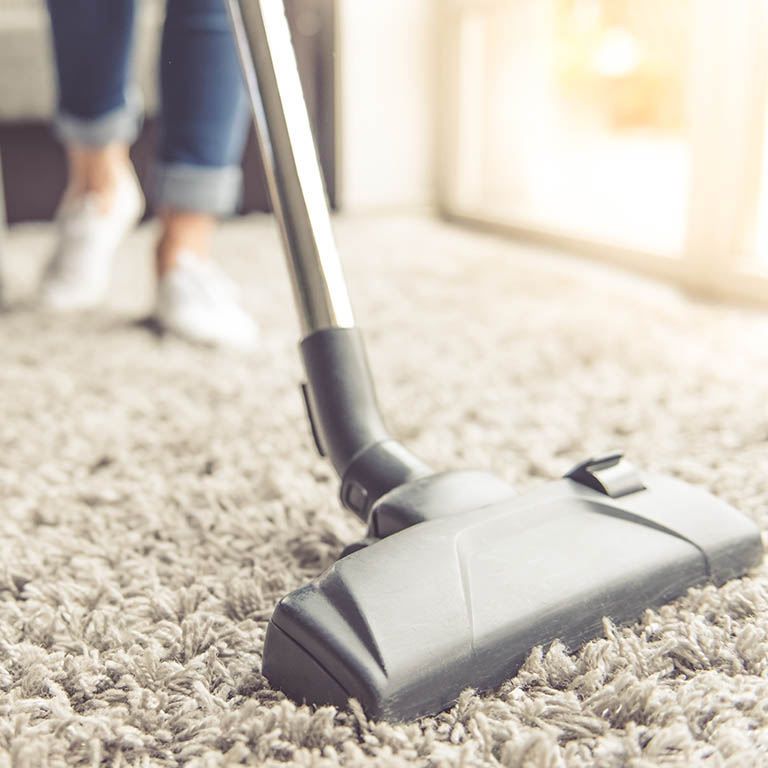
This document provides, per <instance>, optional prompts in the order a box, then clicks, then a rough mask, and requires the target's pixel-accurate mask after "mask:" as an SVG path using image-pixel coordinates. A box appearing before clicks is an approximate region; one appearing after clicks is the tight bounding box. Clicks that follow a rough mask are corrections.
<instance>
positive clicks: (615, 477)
mask: <svg viewBox="0 0 768 768" xmlns="http://www.w3.org/2000/svg"><path fill="white" fill-rule="evenodd" d="M228 5H229V9H230V14H231V17H232V23H233V28H234V30H235V37H236V41H237V47H238V51H239V55H240V59H241V63H242V68H243V72H244V76H245V81H246V85H247V89H248V94H249V98H250V101H251V106H252V108H253V116H254V121H255V124H256V130H257V135H258V138H259V142H260V148H261V152H262V157H263V160H264V165H265V169H266V175H267V180H268V186H269V192H270V197H271V200H272V203H273V207H274V211H275V215H276V219H277V221H278V223H279V227H280V231H281V233H282V238H283V243H284V246H285V253H286V256H287V260H288V265H289V272H290V275H291V281H292V285H293V289H294V294H295V299H296V305H297V308H298V312H299V317H300V323H301V329H302V335H303V338H302V340H301V344H300V349H301V356H302V359H303V363H304V370H305V373H306V383H305V384H304V385H303V386H302V392H303V396H304V401H305V403H306V408H307V413H308V416H309V422H310V424H311V427H312V433H313V435H314V440H315V443H316V446H317V449H318V451H319V452H320V454H321V455H323V456H326V457H328V459H329V460H330V461H331V463H332V464H333V467H334V469H335V470H336V472H337V473H338V475H339V477H340V480H341V490H340V496H341V502H342V504H343V505H344V507H346V508H347V509H349V510H351V511H352V512H353V513H354V514H356V515H358V516H359V517H360V518H361V519H362V520H363V521H364V522H366V523H367V526H368V528H367V536H366V538H365V539H364V540H362V541H360V542H357V543H355V544H352V545H351V546H349V547H347V549H346V550H345V551H344V552H343V553H342V556H341V557H340V559H339V560H338V561H337V562H336V563H335V564H334V565H332V566H331V567H330V568H329V569H328V570H326V571H325V573H323V574H321V575H319V576H318V577H317V578H316V579H315V580H313V581H312V582H311V583H310V584H307V585H306V586H303V587H301V588H299V589H297V590H295V591H294V592H292V593H291V594H289V595H287V596H285V597H283V598H282V599H281V600H280V602H279V604H278V605H277V607H276V608H275V610H274V613H273V614H272V617H271V619H270V621H269V625H268V628H267V632H266V639H265V645H264V655H263V665H262V671H263V674H264V675H265V677H266V678H267V680H268V681H269V683H270V684H271V685H272V686H273V687H275V688H277V689H280V690H282V691H283V692H285V693H286V694H287V695H288V696H289V697H290V698H292V699H294V700H295V701H297V702H305V703H308V704H318V705H319V704H334V705H337V706H340V707H344V706H345V705H346V704H347V702H348V701H349V700H350V699H353V698H354V699H357V700H358V701H359V702H360V704H361V705H362V707H363V709H364V711H365V712H366V714H367V715H368V716H369V717H372V718H379V719H387V720H391V721H404V720H410V719H414V718H418V717H421V716H424V715H430V714H433V713H436V712H439V711H441V710H443V709H445V708H447V707H449V706H450V705H451V704H452V703H453V702H454V701H456V699H457V697H458V696H459V694H460V693H461V692H462V691H463V690H464V689H465V688H467V687H472V688H474V689H476V690H479V691H484V690H491V689H493V688H495V687H497V686H499V685H500V684H501V683H502V682H504V680H507V679H509V678H510V677H512V676H513V675H514V673H515V671H516V670H517V669H518V668H519V666H520V665H521V664H522V663H523V661H524V660H525V658H526V656H527V655H528V653H529V652H530V650H531V649H532V648H533V647H534V646H537V645H544V646H546V645H548V644H550V643H551V642H552V641H553V640H555V639H560V640H561V641H562V642H563V643H565V645H566V646H567V647H568V648H569V649H573V650H575V649H577V648H579V646H581V645H582V644H583V643H585V642H586V641H588V640H590V639H591V638H594V637H596V636H599V635H600V634H601V633H602V626H603V618H604V617H610V618H611V619H612V620H613V621H615V622H617V623H626V622H631V621H634V620H637V619H638V618H639V617H640V615H641V614H642V612H643V610H644V609H646V608H649V607H654V606H659V605H661V604H663V603H666V602H669V601H671V600H673V599H674V598H676V597H678V596H680V595H682V594H683V593H684V592H685V591H686V590H687V589H688V588H689V587H693V586H696V585H701V584H705V583H708V582H712V583H714V584H716V585H721V584H723V583H724V582H726V581H728V580H729V579H732V578H734V577H737V576H740V575H742V574H744V573H745V572H746V571H747V569H749V568H750V567H752V566H754V565H757V564H758V563H760V562H761V560H762V558H763V546H762V541H761V537H760V533H759V531H758V529H757V528H756V526H755V525H754V524H753V523H752V522H751V521H749V520H748V519H747V518H746V517H745V516H743V515H742V514H741V513H739V512H737V511H736V510H734V509H732V508H731V507H730V506H728V505H727V504H725V503H723V502H722V501H719V500H717V499H716V498H714V497H713V496H711V495H710V494H709V493H707V492H705V491H703V490H701V489H698V488H695V487H692V486H690V485H688V484H686V483H683V482H680V481H679V480H676V479H673V478H671V477H666V476H664V475H659V474H653V473H650V472H643V471H640V470H639V469H637V468H636V467H635V466H634V465H633V464H632V463H631V462H630V461H629V460H627V459H626V458H625V457H624V456H623V455H622V454H621V453H611V454H607V455H602V456H594V457H592V458H588V459H586V460H585V461H583V462H581V463H579V464H578V465H577V466H575V467H573V468H572V469H571V470H570V471H569V472H567V473H566V475H565V476H564V477H563V478H562V479H560V480H557V481H555V482H551V483H549V484H545V485H543V486H542V487H540V488H538V489H536V490H534V491H532V492H530V493H526V494H523V495H517V494H516V493H515V491H514V490H513V488H511V487H510V486H509V485H508V484H507V483H506V482H504V481H503V480H501V479H498V478H496V477H494V476H493V475H491V474H488V473H485V472H481V471H459V472H436V471H434V470H432V469H431V468H430V467H428V466H427V465H426V464H425V463H424V462H422V461H421V460H419V459H418V458H417V457H416V456H414V455H413V454H412V453H411V452H410V451H409V450H408V449H407V448H405V447H404V446H403V445H402V444H401V443H399V442H398V441H397V440H395V439H394V438H393V437H392V436H391V435H390V433H389V432H388V431H387V429H386V427H385V425H384V421H383V419H382V417H381V414H380V411H379V407H378V404H377V400H376V394H375V391H374V385H373V381H372V379H371V374H370V371H369V367H368V363H367V359H366V352H365V349H364V346H363V339H362V336H361V334H360V331H359V330H358V329H357V328H356V327H355V322H354V318H353V314H352V309H351V305H350V301H349V297H348V294H347V290H346V286H345V283H344V277H343V274H342V270H341V266H340V262H339V258H338V254H337V251H336V247H335V244H334V239H333V233H332V230H331V222H330V215H329V210H328V205H327V198H326V194H325V189H324V186H323V181H322V176H321V173H320V168H319V164H318V160H317V154H316V150H315V145H314V141H313V138H312V133H311V130H310V125H309V120H308V117H307V111H306V106H305V103H304V99H303V95H302V91H301V84H300V81H299V76H298V71H297V68H296V60H295V54H294V51H293V48H292V44H291V38H290V31H289V28H288V24H287V22H286V18H285V10H284V7H283V3H282V2H281V0H228Z"/></svg>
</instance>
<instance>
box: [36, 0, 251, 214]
mask: <svg viewBox="0 0 768 768" xmlns="http://www.w3.org/2000/svg"><path fill="white" fill-rule="evenodd" d="M135 5H136V0H48V10H49V12H50V16H51V26H52V30H53V43H54V46H53V47H54V54H55V61H56V69H57V72H58V84H59V106H58V113H57V116H56V118H55V121H54V125H55V129H56V132H57V134H58V136H59V137H60V138H61V139H62V140H63V141H64V142H65V143H66V144H77V145H85V146H92V147H98V146H104V145H105V144H109V143H111V142H115V141H124V142H127V143H131V142H133V141H134V140H135V139H136V136H137V135H138V132H139V129H140V126H141V117H142V114H141V112H142V110H141V99H140V98H139V97H138V96H137V94H136V92H135V90H133V89H132V88H131V86H130V79H129V78H130V61H131V49H132V42H133V34H134V21H135V19H134V16H135V12H136V7H135ZM160 60H161V63H160V94H161V110H160V122H161V130H160V144H159V147H158V161H159V162H158V167H157V168H156V172H155V201H156V203H158V204H159V205H161V206H164V207H168V208H175V209H179V210H187V211H201V212H207V213H213V214H227V213H230V212H232V210H234V208H235V206H236V205H237V202H238V200H239V196H240V188H241V182H242V179H241V170H240V160H241V157H242V153H243V148H244V146H245V141H246V138H247V134H248V123H249V121H248V105H247V98H246V94H245V88H244V86H243V83H242V76H241V74H240V66H239V63H238V59H237V51H236V50H235V44H234V39H233V35H232V31H231V28H230V23H229V15H228V12H227V9H226V5H225V2H224V0H167V5H166V18H165V26H164V28H163V40H162V52H161V57H160Z"/></svg>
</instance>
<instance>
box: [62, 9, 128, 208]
mask: <svg viewBox="0 0 768 768" xmlns="http://www.w3.org/2000/svg"><path fill="white" fill-rule="evenodd" d="M48 11H49V14H50V18H51V30H52V33H53V51H54V58H55V63H56V73H57V79H58V88H59V103H58V111H57V115H56V117H55V119H54V128H55V131H56V133H57V135H58V137H59V138H60V139H61V140H62V142H63V143H64V145H65V147H66V151H67V159H68V163H69V188H68V194H70V195H79V194H81V193H83V192H96V193H99V194H100V195H101V196H102V197H104V198H109V196H110V194H111V193H112V192H113V190H114V187H115V185H116V183H117V180H118V179H119V176H120V173H121V172H122V171H124V170H125V169H126V168H128V167H129V162H130V161H129V159H128V147H129V145H130V144H131V143H132V142H133V141H134V140H135V138H136V136H137V134H138V131H139V126H140V120H141V106H140V99H139V98H138V96H137V94H136V92H135V91H132V90H131V89H130V88H129V86H128V73H129V69H130V58H131V45H132V40H133V29H134V15H135V0H110V2H108V3H105V2H103V0H48Z"/></svg>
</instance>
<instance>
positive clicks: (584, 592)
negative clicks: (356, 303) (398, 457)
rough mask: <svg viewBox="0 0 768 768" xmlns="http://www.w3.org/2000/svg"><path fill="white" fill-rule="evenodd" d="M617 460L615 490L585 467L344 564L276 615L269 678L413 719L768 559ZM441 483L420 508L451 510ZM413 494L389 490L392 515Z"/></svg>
mask: <svg viewBox="0 0 768 768" xmlns="http://www.w3.org/2000/svg"><path fill="white" fill-rule="evenodd" d="M616 464H617V462H616V461H613V463H612V464H611V463H610V462H609V463H608V465H607V466H609V470H610V471H609V474H606V473H605V472H603V476H602V481H604V485H603V484H600V483H597V484H595V483H592V480H591V479H590V478H591V477H592V475H591V474H590V473H589V472H587V471H583V472H581V475H580V476H581V481H579V480H575V479H563V480H560V481H557V482H553V483H550V484H547V485H545V486H542V487H541V488H539V489H537V490H535V491H533V492H531V493H527V494H525V495H523V496H519V497H516V498H515V497H512V496H511V494H510V496H509V497H508V498H506V499H505V500H502V501H499V500H496V501H493V502H492V503H489V504H487V505H485V506H482V505H480V506H478V507H477V508H470V509H468V510H467V511H464V512H459V513H456V514H452V515H448V516H445V517H441V516H440V515H439V514H437V513H435V514H434V515H433V516H432V519H430V520H429V521H428V522H423V523H416V524H414V525H411V526H410V527H406V528H405V529H403V530H401V531H400V532H397V533H393V534H392V535H391V536H389V537H388V538H385V539H383V540H381V541H378V542H377V543H375V544H373V545H371V546H368V547H365V548H363V549H360V550H359V551H356V552H354V553H353V554H350V555H349V556H347V557H345V558H343V559H341V560H340V561H338V562H337V563H336V564H335V565H333V566H332V567H331V568H330V569H328V570H327V571H326V572H325V573H324V574H323V575H322V576H320V577H319V578H318V579H316V580H314V581H313V582H312V583H310V584H308V585H306V586H304V587H301V588H300V589H298V590H296V591H295V592H293V593H291V594H290V595H288V596H287V597H285V598H283V599H282V600H281V601H280V603H279V605H278V606H277V608H276V609H275V612H274V615H273V616H272V619H271V621H270V623H269V627H268V630H267V636H266V644H265V648H264V662H263V672H264V674H265V675H266V677H267V679H268V680H269V682H270V683H271V684H272V685H273V686H275V687H277V688H279V689H281V690H283V691H284V692H285V693H287V694H288V695H289V696H290V697H291V698H293V699H295V700H296V701H306V702H309V703H315V704H323V703H331V704H336V705H339V706H344V705H345V703H346V701H347V700H348V699H349V698H352V697H354V698H356V699H358V700H359V701H360V702H361V703H362V705H363V708H364V709H365V711H366V712H367V714H368V715H369V716H371V717H375V718H386V719H389V720H399V721H402V720H409V719H412V718H416V717H419V716H422V715H427V714H432V713H434V712H437V711H439V710H441V709H443V708H445V707H447V706H449V705H450V704H451V703H452V702H453V701H455V700H456V698H457V697H458V695H459V693H460V692H461V691H462V690H463V689H464V688H467V687H473V688H476V689H480V690H483V689H491V688H494V687H496V686H498V685H499V684H500V683H502V682H503V681H504V680H505V679H507V678H509V677H511V676H512V675H513V674H514V673H515V671H516V670H517V669H518V667H519V666H520V664H521V663H522V662H523V661H524V659H525V657H526V656H527V654H528V653H529V652H530V650H531V648H532V647H533V646H535V645H539V644H544V645H547V644H549V643H550V642H551V641H553V640H554V639H556V638H560V639H561V640H562V641H563V642H564V643H565V644H566V646H568V647H569V648H571V649H576V648H578V647H579V646H580V645H581V644H582V643H584V642H585V641H587V640H589V639H591V638H593V637H595V636H597V635H599V634H600V633H601V632H602V620H603V617H604V616H608V617H611V618H612V619H613V620H614V621H616V622H620V623H621V622H628V621H632V620H635V619H637V618H638V617H639V616H640V615H641V614H642V612H643V610H644V609H646V608H648V607H653V606H658V605H661V604H663V603H665V602H668V601H669V600H672V599H673V598H675V597H677V596H679V595H681V594H683V593H684V592H685V591H686V590H687V589H688V588H689V587H691V586H694V585H699V584H703V583H706V582H714V583H715V584H718V585H719V584H722V583H723V582H725V581H727V580H729V579H731V578H733V577H736V576H739V575H741V574H743V573H744V572H745V571H746V570H747V569H748V568H749V567H751V566H753V565H756V564H758V563H759V562H760V561H761V559H762V557H763V547H762V542H761V538H760V534H759V531H758V530H757V528H756V527H755V526H754V525H753V524H752V523H751V522H750V521H749V520H748V519H747V518H746V517H744V516H743V515H741V514H740V513H739V512H737V511H735V510H734V509H732V508H731V507H729V506H728V505H727V504H724V503H723V502H721V501H719V500H717V499H716V498H714V497H713V496H711V495H710V494H708V493H706V492H705V491H702V490H700V489H697V488H694V487H692V486H689V485H687V484H685V483H682V482H680V481H677V480H674V479H671V478H668V477H665V476H661V475H650V474H643V475H642V480H641V481H638V480H635V481H633V483H627V482H626V477H627V471H626V469H623V470H622V471H623V474H620V473H619V469H620V468H617V467H616V466H615V465H616ZM596 466H597V468H598V470H601V471H602V468H603V466H606V464H605V462H604V463H603V464H599V463H598V464H597V465H596ZM577 470H578V468H577ZM630 470H631V471H634V470H632V468H631V467H630ZM611 473H612V474H611ZM576 474H577V475H579V472H578V471H576ZM595 476H597V477H598V478H600V471H596V472H595ZM436 477H437V478H443V479H442V480H438V481H436V485H435V494H434V497H433V498H430V495H431V494H430V490H429V486H430V482H429V481H425V480H419V481H416V482H415V483H412V484H410V486H411V488H412V489H414V496H413V498H414V500H415V502H416V504H417V505H418V506H419V507H420V508H423V507H424V506H425V505H426V507H430V508H432V509H433V510H438V509H439V507H440V504H441V500H442V501H443V502H446V503H448V502H449V498H448V495H446V494H445V489H446V487H447V486H446V485H445V479H444V478H445V476H436ZM616 478H620V479H621V482H620V483H616V482H613V481H615V480H616ZM476 479H477V478H476ZM586 481H588V482H586ZM448 485H449V486H450V483H449V484H448ZM590 485H596V487H590ZM441 486H442V489H441ZM612 486H613V487H615V488H617V489H618V495H617V497H615V498H614V497H613V496H611V495H610V493H611V487H612ZM632 486H634V487H635V488H636V489H635V490H632V491H628V490H627V489H628V488H630V487H632ZM408 489H409V486H404V487H403V488H398V489H396V490H395V491H393V492H392V493H393V494H394V495H395V496H397V497H398V498H397V500H396V504H395V507H396V508H397V509H398V510H400V511H399V512H398V513H397V515H396V516H395V517H396V518H397V517H398V515H401V513H402V512H403V509H404V507H406V506H407V501H406V499H407V496H408V492H409V491H408ZM501 490H502V489H501V487H500V486H499V487H497V488H495V489H494V490H492V491H491V492H490V493H489V496H490V497H493V496H494V495H495V494H496V493H497V492H500V491H501ZM387 504H388V501H387V496H384V497H383V498H382V499H381V500H380V501H379V504H378V505H377V506H381V507H382V508H385V507H386V505H387ZM448 506H449V507H450V506H451V504H450V503H448ZM372 516H373V517H376V516H377V511H376V506H375V507H374V509H373V512H372ZM414 516H418V510H416V511H415V512H414ZM385 519H387V515H384V516H383V517H382V520H385Z"/></svg>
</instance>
